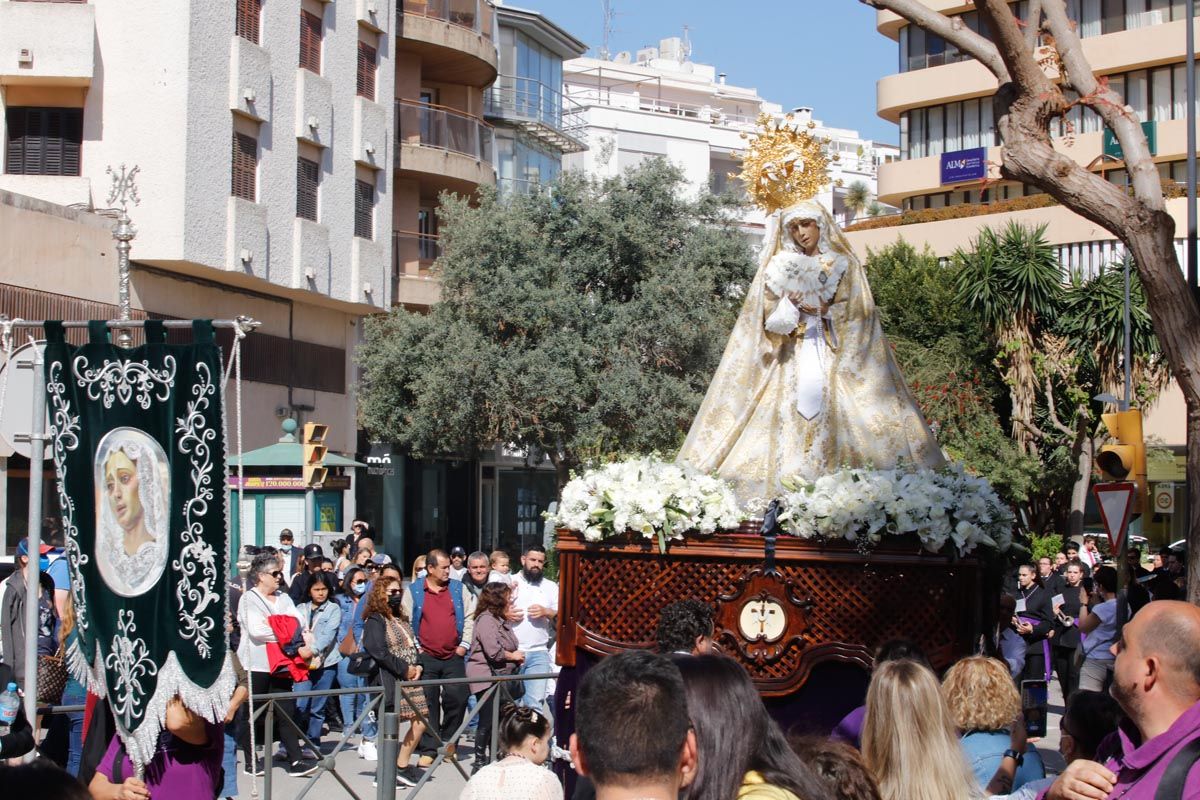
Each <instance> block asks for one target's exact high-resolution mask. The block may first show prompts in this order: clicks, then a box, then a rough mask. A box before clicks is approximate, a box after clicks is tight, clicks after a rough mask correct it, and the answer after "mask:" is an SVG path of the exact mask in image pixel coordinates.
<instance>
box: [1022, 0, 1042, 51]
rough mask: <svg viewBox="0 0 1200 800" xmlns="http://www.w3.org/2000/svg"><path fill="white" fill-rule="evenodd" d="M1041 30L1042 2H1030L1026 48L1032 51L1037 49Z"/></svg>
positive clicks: (1026, 24)
mask: <svg viewBox="0 0 1200 800" xmlns="http://www.w3.org/2000/svg"><path fill="white" fill-rule="evenodd" d="M1041 28H1042V0H1029V17H1028V19H1026V20H1025V46H1026V47H1028V48H1029V49H1030V50H1033V48H1035V47H1037V43H1038V33H1039V32H1040V31H1041Z"/></svg>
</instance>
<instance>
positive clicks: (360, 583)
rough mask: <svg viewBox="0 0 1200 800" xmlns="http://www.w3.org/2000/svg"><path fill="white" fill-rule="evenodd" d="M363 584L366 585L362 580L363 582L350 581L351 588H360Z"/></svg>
mask: <svg viewBox="0 0 1200 800" xmlns="http://www.w3.org/2000/svg"><path fill="white" fill-rule="evenodd" d="M364 583H366V581H365V580H363V581H350V585H351V586H362V585H363V584H364Z"/></svg>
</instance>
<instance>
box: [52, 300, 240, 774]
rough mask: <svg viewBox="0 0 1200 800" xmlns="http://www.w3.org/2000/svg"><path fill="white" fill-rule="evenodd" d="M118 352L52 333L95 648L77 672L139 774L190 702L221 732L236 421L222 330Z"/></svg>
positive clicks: (56, 403)
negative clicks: (228, 494)
mask: <svg viewBox="0 0 1200 800" xmlns="http://www.w3.org/2000/svg"><path fill="white" fill-rule="evenodd" d="M145 331H146V344H145V345H143V346H141V347H137V348H134V349H123V348H118V347H116V346H114V345H113V344H111V343H110V341H109V333H108V329H107V327H106V325H105V323H103V322H93V323H91V326H90V329H89V342H88V343H87V344H85V345H83V346H82V347H74V346H72V345H70V344H68V343H67V342H66V340H65V338H64V330H63V326H62V324H61V323H57V322H47V323H46V340H47V343H46V366H45V371H46V404H47V409H48V413H49V417H50V427H51V429H50V434H51V440H50V443H49V444H50V447H51V448H52V450H53V454H54V467H55V470H56V471H57V477H58V499H59V504H60V506H61V508H62V515H63V531H64V533H65V534H66V536H65V538H66V548H67V558H68V563H69V564H70V567H71V592H72V597H73V599H74V601H75V609H76V622H77V626H78V630H79V634H80V635H79V639H78V642H77V643H76V644H73V645H72V647H71V648H70V650H69V652H68V659H69V664H70V667H71V670H72V673H73V674H74V675H75V676H76V677H77V678H79V679H80V680H81V681H82V682H83V683H84V684H85V685H86V686H87V687H88V688H89V690H90V691H92V692H93V693H96V694H99V695H101V696H107V697H108V700H109V704H110V707H111V709H112V712H113V716H114V718H115V720H116V724H117V730H118V732H119V733H120V735H121V737H122V739H123V740H124V741H125V745H126V749H127V750H128V752H129V756H130V758H131V759H132V760H133V761H134V763H135V764H138V765H139V766H141V765H145V764H146V763H148V762H149V761H150V759H151V758H152V757H153V755H154V750H155V747H156V746H157V742H158V738H159V733H160V731H161V729H162V723H163V718H164V715H165V712H166V706H167V703H168V702H169V701H170V700H171V698H172V697H174V696H175V695H176V694H178V695H179V696H180V697H181V698H182V699H183V701H184V703H185V704H186V705H187V706H188V707H189V708H191V709H192V710H193V711H195V712H197V713H199V714H201V715H203V716H204V717H206V718H208V719H210V720H212V721H214V722H215V721H217V720H220V719H221V718H222V717H224V715H225V710H226V706H227V704H228V701H229V697H230V695H231V694H232V691H233V681H232V674H231V670H230V669H229V668H228V665H227V664H226V638H225V606H226V593H225V584H224V580H223V576H224V575H225V574H226V570H227V565H226V531H227V527H228V526H227V517H226V514H227V508H226V498H225V441H226V440H225V424H224V416H223V411H222V409H223V404H222V386H221V379H222V372H221V351H220V348H219V347H217V345H216V343H215V342H214V340H213V327H212V323H211V322H210V321H200V320H198V321H195V322H193V323H192V335H193V342H192V344H188V345H174V344H167V343H166V331H165V329H164V327H163V325H162V323H161V322H155V321H147V322H146V323H145Z"/></svg>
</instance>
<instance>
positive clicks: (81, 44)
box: [0, 2, 96, 86]
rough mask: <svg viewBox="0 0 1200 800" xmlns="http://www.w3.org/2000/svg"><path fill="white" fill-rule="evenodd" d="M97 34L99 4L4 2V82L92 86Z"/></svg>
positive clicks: (0, 55)
mask: <svg viewBox="0 0 1200 800" xmlns="http://www.w3.org/2000/svg"><path fill="white" fill-rule="evenodd" d="M95 39H96V8H95V6H91V5H86V4H83V3H74V2H66V3H64V2H55V3H0V85H8V86H13V85H19V84H28V85H34V86H90V85H91V83H92V75H93V74H94V72H95V60H96V59H95Z"/></svg>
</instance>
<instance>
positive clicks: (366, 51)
mask: <svg viewBox="0 0 1200 800" xmlns="http://www.w3.org/2000/svg"><path fill="white" fill-rule="evenodd" d="M358 96H359V97H365V98H367V99H368V100H374V99H375V48H374V47H371V45H369V44H367V43H366V42H364V41H359V43H358Z"/></svg>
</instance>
